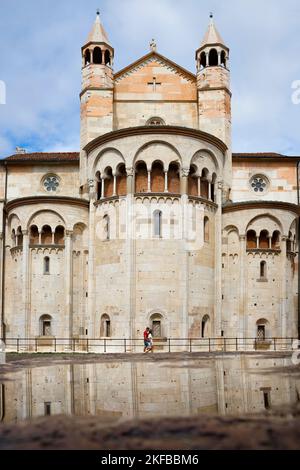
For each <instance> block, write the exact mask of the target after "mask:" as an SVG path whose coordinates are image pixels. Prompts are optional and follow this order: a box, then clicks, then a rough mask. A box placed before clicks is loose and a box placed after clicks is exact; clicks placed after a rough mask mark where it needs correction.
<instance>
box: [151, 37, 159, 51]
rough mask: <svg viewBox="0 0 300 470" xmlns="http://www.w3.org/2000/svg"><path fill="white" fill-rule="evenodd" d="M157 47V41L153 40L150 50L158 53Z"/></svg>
mask: <svg viewBox="0 0 300 470" xmlns="http://www.w3.org/2000/svg"><path fill="white" fill-rule="evenodd" d="M156 47H157V45H156V41H155V39H152V41H151V42H150V50H151V51H153V52H155V51H156Z"/></svg>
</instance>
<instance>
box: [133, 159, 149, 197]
mask: <svg viewBox="0 0 300 470" xmlns="http://www.w3.org/2000/svg"><path fill="white" fill-rule="evenodd" d="M135 192H136V193H147V192H148V171H147V166H146V163H145V162H138V163H137V164H136V167H135Z"/></svg>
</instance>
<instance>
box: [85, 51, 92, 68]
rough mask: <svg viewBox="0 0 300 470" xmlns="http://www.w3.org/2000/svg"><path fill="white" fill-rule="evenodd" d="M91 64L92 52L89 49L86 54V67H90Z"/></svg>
mask: <svg viewBox="0 0 300 470" xmlns="http://www.w3.org/2000/svg"><path fill="white" fill-rule="evenodd" d="M90 63H91V53H90V50H89V49H87V50H86V51H85V53H84V65H90Z"/></svg>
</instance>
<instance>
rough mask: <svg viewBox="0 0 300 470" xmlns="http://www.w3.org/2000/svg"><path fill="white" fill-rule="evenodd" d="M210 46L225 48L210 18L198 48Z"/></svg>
mask: <svg viewBox="0 0 300 470" xmlns="http://www.w3.org/2000/svg"><path fill="white" fill-rule="evenodd" d="M210 44H223V46H225V42H224V41H223V39H222V37H221V35H220V33H219V32H218V30H217V28H216V26H215V23H214V21H213V19H212V16H211V18H210V24H209V26H208V29H207V31H206V33H205V36H204V38H203V40H202V42H201V45H200V47H204V46H208V45H210Z"/></svg>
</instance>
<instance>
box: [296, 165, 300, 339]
mask: <svg viewBox="0 0 300 470" xmlns="http://www.w3.org/2000/svg"><path fill="white" fill-rule="evenodd" d="M299 164H300V162H299V161H298V162H297V204H298V206H299V205H300V194H299ZM297 231H298V339H300V263H299V255H300V253H299V247H300V216H299V217H298V230H297Z"/></svg>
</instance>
